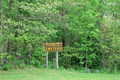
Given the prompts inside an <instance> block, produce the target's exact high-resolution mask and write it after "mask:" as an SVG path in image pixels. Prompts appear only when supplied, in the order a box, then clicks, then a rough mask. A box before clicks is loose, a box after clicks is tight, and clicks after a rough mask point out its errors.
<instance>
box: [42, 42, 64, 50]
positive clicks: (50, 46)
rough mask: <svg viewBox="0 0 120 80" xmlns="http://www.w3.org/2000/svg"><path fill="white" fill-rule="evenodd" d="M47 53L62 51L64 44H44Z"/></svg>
mask: <svg viewBox="0 0 120 80" xmlns="http://www.w3.org/2000/svg"><path fill="white" fill-rule="evenodd" d="M42 46H44V47H45V50H46V51H62V43H43V44H42Z"/></svg>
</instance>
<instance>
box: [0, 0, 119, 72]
mask: <svg viewBox="0 0 120 80" xmlns="http://www.w3.org/2000/svg"><path fill="white" fill-rule="evenodd" d="M0 6H1V8H0V9H1V11H0V13H1V16H0V19H1V20H0V25H1V26H0V33H1V34H0V44H1V46H0V59H1V62H0V67H1V68H2V69H10V68H23V67H25V66H26V65H33V66H36V67H40V66H44V64H45V58H46V57H45V56H46V52H44V50H43V47H42V43H46V42H48V43H55V42H62V43H63V47H64V49H63V51H61V52H59V65H60V66H62V67H64V68H74V69H76V70H78V69H81V68H86V69H88V68H91V69H109V70H110V71H113V70H115V69H116V70H120V67H119V66H120V1H119V0H1V5H0ZM54 58H55V53H54V52H53V53H52V52H51V53H49V64H50V65H51V66H54V63H53V62H54Z"/></svg>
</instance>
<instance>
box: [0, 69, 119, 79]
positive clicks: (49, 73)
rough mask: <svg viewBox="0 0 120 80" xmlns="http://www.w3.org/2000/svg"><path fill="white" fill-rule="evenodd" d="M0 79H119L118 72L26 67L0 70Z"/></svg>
mask: <svg viewBox="0 0 120 80" xmlns="http://www.w3.org/2000/svg"><path fill="white" fill-rule="evenodd" d="M0 80H120V74H101V73H80V72H78V71H68V70H55V69H39V68H26V69H12V70H8V71H0Z"/></svg>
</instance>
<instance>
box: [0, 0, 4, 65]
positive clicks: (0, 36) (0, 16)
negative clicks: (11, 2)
mask: <svg viewBox="0 0 120 80" xmlns="http://www.w3.org/2000/svg"><path fill="white" fill-rule="evenodd" d="M2 5H3V0H1V15H0V19H1V22H0V24H1V35H0V38H1V39H2V36H3V33H2V30H3V25H2V20H3V17H2V16H3V7H2ZM2 53H3V43H2V41H1V54H2ZM2 57H3V56H2ZM3 61H4V59H3V58H2V59H1V62H2V63H3V64H4V62H3Z"/></svg>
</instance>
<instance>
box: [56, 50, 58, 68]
mask: <svg viewBox="0 0 120 80" xmlns="http://www.w3.org/2000/svg"><path fill="white" fill-rule="evenodd" d="M56 69H58V51H57V52H56Z"/></svg>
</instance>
